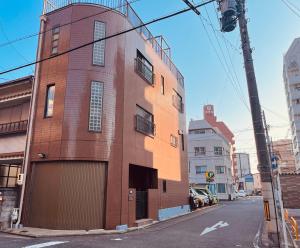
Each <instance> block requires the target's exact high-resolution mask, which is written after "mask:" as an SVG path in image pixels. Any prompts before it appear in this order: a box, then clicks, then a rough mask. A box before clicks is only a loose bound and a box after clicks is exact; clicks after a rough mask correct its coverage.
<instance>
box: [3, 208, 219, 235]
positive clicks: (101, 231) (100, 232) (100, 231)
mask: <svg viewBox="0 0 300 248" xmlns="http://www.w3.org/2000/svg"><path fill="white" fill-rule="evenodd" d="M223 206H224V205H223V204H216V205H214V206H207V207H203V208H200V209H197V210H195V211H192V212H188V213H184V214H180V215H176V216H173V217H170V218H168V219H164V220H160V221H153V222H152V223H150V224H147V225H144V226H140V227H129V228H128V229H127V230H125V231H118V230H104V229H98V230H89V231H85V230H75V231H70V233H61V234H59V233H57V234H55V233H53V234H51V233H48V234H32V233H30V231H26V230H24V231H20V232H14V230H16V229H8V230H0V232H1V233H5V234H11V235H16V236H23V237H30V238H49V237H70V236H86V235H111V234H124V233H129V232H134V231H138V230H141V229H147V228H150V227H151V226H154V225H157V224H159V223H164V222H168V221H171V220H174V219H177V218H178V219H179V218H180V217H184V216H189V215H190V216H192V215H193V214H197V213H201V212H202V214H205V213H209V212H211V211H213V210H216V209H219V208H222V207H223ZM51 231H52V230H51ZM61 231H62V230H61Z"/></svg>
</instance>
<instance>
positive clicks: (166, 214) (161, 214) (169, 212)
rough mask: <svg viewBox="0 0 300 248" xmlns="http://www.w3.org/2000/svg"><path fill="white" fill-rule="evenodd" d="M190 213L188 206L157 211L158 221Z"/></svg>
mask: <svg viewBox="0 0 300 248" xmlns="http://www.w3.org/2000/svg"><path fill="white" fill-rule="evenodd" d="M189 212H191V209H190V206H189V205H182V206H178V207H173V208H164V209H159V210H158V220H166V219H169V218H172V217H175V216H178V215H181V214H185V213H189Z"/></svg>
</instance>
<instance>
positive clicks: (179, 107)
mask: <svg viewBox="0 0 300 248" xmlns="http://www.w3.org/2000/svg"><path fill="white" fill-rule="evenodd" d="M172 99H173V106H174V107H175V108H176V109H177V110H178V111H179V112H180V113H183V112H184V103H183V102H182V100H181V99H180V98H179V97H177V96H175V95H173V97H172Z"/></svg>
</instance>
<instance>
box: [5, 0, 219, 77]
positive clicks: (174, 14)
mask: <svg viewBox="0 0 300 248" xmlns="http://www.w3.org/2000/svg"><path fill="white" fill-rule="evenodd" d="M213 1H215V0H208V1H206V2H204V3H201V4H198V5H197V6H195V8H199V7H201V6H204V5H206V4H209V3H211V2H213ZM188 11H191V9H190V8H185V9H182V10H179V11H176V12H174V13H171V14H168V15H165V16H162V17H159V18H156V19H153V20H151V21H148V22H146V23H143V24H141V25H138V26H135V27H132V28H130V29H127V30H124V31H121V32H118V33H115V34H112V35H109V36H106V37H104V38H101V39H97V40H94V41H91V42H88V43H85V44H83V45H81V46H78V47H74V48H71V49H68V50H66V51H64V52H61V53H58V54H55V55H52V56H50V57H47V58H44V59H40V60H37V61H35V62H32V63H28V64H25V65H21V66H18V67H15V68H12V69H9V70H6V71H2V72H0V75H3V74H6V73H9V72H12V71H17V70H20V69H22V68H25V67H28V66H32V65H35V64H38V63H41V62H44V61H47V60H51V59H54V58H57V57H60V56H62V55H65V54H68V53H71V52H74V51H76V50H79V49H81V48H84V47H87V46H90V45H93V44H94V43H97V42H100V41H103V40H108V39H111V38H114V37H117V36H119V35H123V34H126V33H129V32H131V31H134V30H136V29H139V28H142V27H145V26H148V25H150V24H153V23H156V22H159V21H162V20H165V19H169V18H171V17H174V16H177V15H180V14H183V13H185V12H188Z"/></svg>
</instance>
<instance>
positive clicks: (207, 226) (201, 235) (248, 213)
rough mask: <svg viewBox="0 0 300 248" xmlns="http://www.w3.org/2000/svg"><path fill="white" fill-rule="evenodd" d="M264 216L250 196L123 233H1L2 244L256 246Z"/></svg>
mask: <svg viewBox="0 0 300 248" xmlns="http://www.w3.org/2000/svg"><path fill="white" fill-rule="evenodd" d="M262 220H263V206H262V200H261V198H259V197H250V198H245V199H239V200H237V201H234V202H224V203H222V204H220V206H217V207H214V208H206V209H201V210H200V211H196V212H194V213H192V214H189V215H186V216H183V217H179V218H176V219H173V220H169V221H165V222H161V223H159V224H155V225H153V226H151V227H149V228H146V229H141V230H138V231H135V232H130V233H126V234H121V235H95V236H77V237H59V238H27V237H19V236H13V235H7V234H4V233H1V234H0V247H1V248H21V247H30V248H39V247H50V248H70V247H75V248H77V247H78V248H86V247H97V248H102V247H110V248H150V247H151V248H169V247H172V248H173V247H174V248H175V247H178V248H179V247H180V248H185V247H187V248H190V247H193V248H197V247H199V248H204V247H209V248H219V247H220V248H227V247H228V248H233V247H245V248H250V247H255V248H257V247H258V246H257V245H256V243H257V240H258V235H259V231H260V224H261V222H262ZM60 242H61V243H60ZM62 242H65V243H62ZM33 245H36V246H33ZM46 245H47V246H46Z"/></svg>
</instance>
